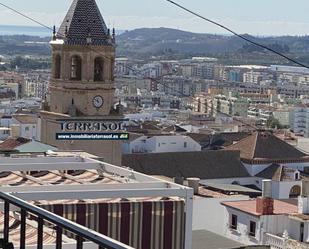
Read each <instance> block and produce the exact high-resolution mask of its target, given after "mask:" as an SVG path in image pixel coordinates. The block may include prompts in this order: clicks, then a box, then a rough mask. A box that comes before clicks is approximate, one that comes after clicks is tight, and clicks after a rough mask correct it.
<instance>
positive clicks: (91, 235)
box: [0, 192, 133, 249]
mask: <svg viewBox="0 0 309 249" xmlns="http://www.w3.org/2000/svg"><path fill="white" fill-rule="evenodd" d="M0 199H1V200H3V202H4V228H3V239H2V241H1V242H2V245H1V244H0V248H5V249H8V248H10V249H11V248H13V247H14V246H13V244H12V243H10V242H9V241H10V237H9V234H10V227H9V219H10V205H13V206H15V207H17V208H20V249H25V248H26V220H27V217H28V215H31V216H32V217H33V216H34V217H36V220H37V223H38V227H37V232H38V236H37V248H38V249H43V246H44V241H43V230H44V229H43V228H44V222H48V223H51V224H53V225H54V226H55V230H56V249H62V235H63V231H64V230H66V231H68V232H70V233H72V234H74V235H75V236H76V248H77V249H82V248H83V244H84V242H85V241H89V242H92V243H94V244H97V245H98V247H99V248H104V249H105V248H106V249H133V248H132V247H130V246H128V245H125V244H123V243H121V242H119V241H116V240H114V239H112V238H110V237H107V236H105V235H102V234H100V233H97V232H95V231H92V230H89V229H88V228H86V227H84V226H81V225H79V224H77V223H75V222H72V221H69V220H67V219H65V218H63V217H60V216H58V215H56V214H53V213H51V212H48V211H46V210H44V209H42V208H40V207H37V206H35V205H32V204H30V203H28V202H26V201H24V200H21V199H19V198H17V197H15V196H13V195H11V194H7V193H1V192H0Z"/></svg>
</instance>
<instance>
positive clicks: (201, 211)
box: [192, 195, 249, 236]
mask: <svg viewBox="0 0 309 249" xmlns="http://www.w3.org/2000/svg"><path fill="white" fill-rule="evenodd" d="M240 200H249V197H248V196H241V195H239V196H235V197H231V198H220V199H219V198H204V197H194V200H193V228H192V229H193V231H194V230H208V231H211V232H213V233H216V234H219V235H222V236H224V235H225V234H224V230H225V226H226V223H227V221H226V218H225V215H224V214H225V207H224V206H223V205H221V202H224V201H240Z"/></svg>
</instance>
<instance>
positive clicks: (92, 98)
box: [41, 0, 122, 164]
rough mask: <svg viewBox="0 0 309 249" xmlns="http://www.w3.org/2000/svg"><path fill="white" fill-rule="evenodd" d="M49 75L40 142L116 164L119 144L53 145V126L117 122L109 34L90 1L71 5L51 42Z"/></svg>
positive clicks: (112, 45)
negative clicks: (70, 122) (73, 121)
mask: <svg viewBox="0 0 309 249" xmlns="http://www.w3.org/2000/svg"><path fill="white" fill-rule="evenodd" d="M50 44H51V48H52V75H51V79H50V83H49V95H48V100H46V103H45V105H44V110H43V111H41V141H42V142H44V143H47V144H51V145H53V146H56V147H58V148H60V149H62V150H83V151H86V152H88V153H91V154H94V155H97V156H99V157H102V158H104V159H105V161H107V162H109V163H114V164H120V161H121V142H120V141H100V140H96V141H94V140H91V141H83V140H81V141H74V140H72V141H59V140H57V139H56V134H57V133H59V132H61V130H60V127H61V123H59V120H61V119H62V120H63V119H65V120H70V119H79V120H85V121H87V120H92V121H93V120H94V121H95V120H104V119H113V120H117V119H121V118H122V116H121V115H120V114H119V113H117V111H116V110H115V109H114V108H113V106H114V92H115V89H114V64H115V48H116V45H115V31H114V30H113V31H112V32H110V30H109V29H108V28H107V26H106V24H105V22H104V19H103V17H102V15H101V13H100V10H99V8H98V6H97V4H96V1H95V0H73V3H72V4H71V7H70V9H69V11H68V13H67V15H66V16H65V18H64V20H63V22H62V24H61V26H60V28H59V30H58V32H56V28H54V34H53V38H52V41H51V42H50Z"/></svg>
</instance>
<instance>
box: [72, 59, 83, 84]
mask: <svg viewBox="0 0 309 249" xmlns="http://www.w3.org/2000/svg"><path fill="white" fill-rule="evenodd" d="M81 79H82V59H81V58H80V57H79V56H77V55H75V56H73V57H72V59H71V80H81Z"/></svg>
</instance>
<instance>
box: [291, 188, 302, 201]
mask: <svg viewBox="0 0 309 249" xmlns="http://www.w3.org/2000/svg"><path fill="white" fill-rule="evenodd" d="M300 194H301V187H300V186H297V185H295V186H294V187H292V188H291V190H290V195H289V198H297V197H298V196H300Z"/></svg>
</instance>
